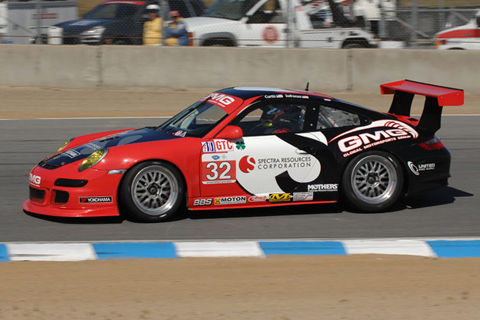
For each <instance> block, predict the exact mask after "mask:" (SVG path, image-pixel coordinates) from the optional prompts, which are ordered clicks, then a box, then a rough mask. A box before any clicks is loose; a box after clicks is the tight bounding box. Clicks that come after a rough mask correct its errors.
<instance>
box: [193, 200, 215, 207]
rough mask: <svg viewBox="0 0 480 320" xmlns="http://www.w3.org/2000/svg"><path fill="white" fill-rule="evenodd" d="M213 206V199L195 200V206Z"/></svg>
mask: <svg viewBox="0 0 480 320" xmlns="http://www.w3.org/2000/svg"><path fill="white" fill-rule="evenodd" d="M211 204H212V199H195V201H193V205H194V206H210V205H211Z"/></svg>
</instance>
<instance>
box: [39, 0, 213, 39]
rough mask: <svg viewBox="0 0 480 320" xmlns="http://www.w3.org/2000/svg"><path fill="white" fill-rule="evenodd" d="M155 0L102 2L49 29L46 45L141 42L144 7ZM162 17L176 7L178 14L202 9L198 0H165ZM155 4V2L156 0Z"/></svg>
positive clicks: (195, 13) (190, 14) (197, 13)
mask: <svg viewBox="0 0 480 320" xmlns="http://www.w3.org/2000/svg"><path fill="white" fill-rule="evenodd" d="M152 3H156V2H151V1H150V2H149V1H129V0H112V1H105V2H102V3H101V4H100V5H98V6H97V7H95V8H94V9H93V10H92V11H90V12H88V13H86V14H85V15H84V17H83V19H79V20H71V21H66V22H62V23H58V24H56V25H54V26H52V27H50V28H49V31H48V35H49V43H50V44H124V45H125V44H142V43H143V40H142V36H143V24H144V23H145V21H147V19H148V15H147V14H146V11H145V9H146V7H147V5H148V4H152ZM160 3H166V4H167V5H168V7H167V8H162V12H163V13H164V16H165V17H168V12H169V11H170V10H177V11H179V12H180V14H181V16H182V17H185V18H186V17H196V16H200V15H202V14H203V13H204V11H205V8H206V7H205V4H204V3H203V1H202V0H165V1H161V2H160ZM156 4H158V3H156Z"/></svg>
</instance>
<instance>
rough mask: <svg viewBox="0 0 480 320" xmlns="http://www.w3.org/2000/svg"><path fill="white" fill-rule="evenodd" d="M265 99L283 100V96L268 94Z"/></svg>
mask: <svg viewBox="0 0 480 320" xmlns="http://www.w3.org/2000/svg"><path fill="white" fill-rule="evenodd" d="M264 97H265V99H275V98H283V94H267V95H265V96H264Z"/></svg>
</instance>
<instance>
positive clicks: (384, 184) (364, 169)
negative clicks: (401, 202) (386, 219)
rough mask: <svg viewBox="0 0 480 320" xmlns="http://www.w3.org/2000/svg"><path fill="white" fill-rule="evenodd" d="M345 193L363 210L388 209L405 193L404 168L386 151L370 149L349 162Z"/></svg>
mask: <svg viewBox="0 0 480 320" xmlns="http://www.w3.org/2000/svg"><path fill="white" fill-rule="evenodd" d="M342 186H343V187H342V192H343V196H344V197H345V198H346V200H347V201H348V202H349V204H350V205H351V206H353V207H354V208H356V209H358V210H360V211H363V212H379V211H384V210H386V209H387V208H389V207H390V206H391V205H393V204H394V203H395V202H396V201H397V200H398V199H399V198H400V196H401V195H402V189H403V171H402V168H401V167H400V164H399V163H398V160H396V159H395V158H394V157H393V156H391V155H390V154H388V153H386V152H376V151H371V152H366V153H365V154H362V155H359V156H357V157H355V158H354V159H353V160H352V161H350V163H349V164H348V165H347V167H346V169H345V172H344V175H343V179H342Z"/></svg>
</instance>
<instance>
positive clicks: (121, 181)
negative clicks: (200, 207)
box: [116, 158, 189, 214]
mask: <svg viewBox="0 0 480 320" xmlns="http://www.w3.org/2000/svg"><path fill="white" fill-rule="evenodd" d="M151 161H156V162H161V163H165V164H168V165H170V166H172V167H174V168H175V169H176V170H177V171H178V173H179V174H180V176H181V177H182V182H183V185H184V186H185V192H184V195H183V196H184V202H185V207H186V204H187V203H188V189H189V185H188V183H187V180H186V179H185V173H184V172H183V171H182V170H181V169H180V168H179V167H178V166H177V165H176V164H175V163H173V162H171V161H168V160H165V159H156V158H152V159H143V160H142V161H139V162H135V163H134V164H132V165H131V166H130V167H129V168H128V169H126V170H125V172H124V173H123V174H122V178H121V179H120V182H119V183H118V186H117V192H116V193H117V206H118V211H119V212H120V214H121V210H120V206H119V203H118V202H119V196H120V190H121V188H122V185H123V183H124V180H125V177H126V175H127V172H129V171H131V170H132V169H133V168H135V167H136V166H138V165H140V164H142V163H145V162H151Z"/></svg>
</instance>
